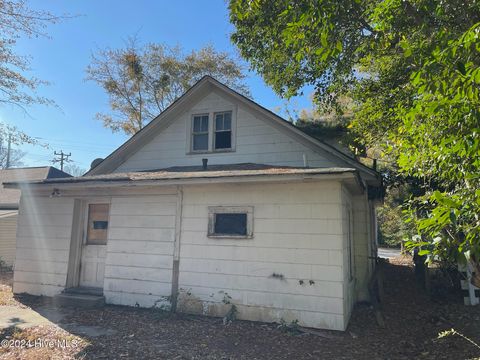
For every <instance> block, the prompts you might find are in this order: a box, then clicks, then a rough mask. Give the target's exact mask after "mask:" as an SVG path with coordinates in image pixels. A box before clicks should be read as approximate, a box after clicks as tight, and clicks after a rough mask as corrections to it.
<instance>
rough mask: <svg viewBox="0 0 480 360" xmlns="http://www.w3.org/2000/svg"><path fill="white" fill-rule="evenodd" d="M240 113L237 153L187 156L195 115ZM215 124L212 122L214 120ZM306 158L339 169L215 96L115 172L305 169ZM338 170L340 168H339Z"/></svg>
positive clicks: (159, 135)
mask: <svg viewBox="0 0 480 360" xmlns="http://www.w3.org/2000/svg"><path fill="white" fill-rule="evenodd" d="M228 108H233V109H236V110H234V111H237V113H236V117H237V124H236V126H237V127H236V150H235V151H234V152H224V153H208V154H187V153H188V152H189V149H187V146H188V145H187V144H188V141H187V137H189V136H190V134H189V133H188V131H187V129H188V126H187V124H189V122H190V121H191V115H192V114H195V113H207V112H215V111H218V110H219V109H221V110H224V109H228ZM210 120H211V119H210ZM303 154H306V156H307V158H308V162H309V165H310V166H311V167H332V166H336V165H335V164H334V163H332V162H331V161H329V160H327V159H326V158H325V157H324V156H322V155H320V154H318V153H316V152H314V151H312V150H311V149H309V148H307V147H306V146H304V145H303V144H300V143H299V142H297V141H296V140H295V139H293V138H292V137H290V136H289V135H287V134H286V133H285V132H282V131H280V130H278V129H277V128H275V127H273V126H272V125H270V124H269V123H268V122H267V121H266V120H263V119H260V118H258V117H256V116H254V115H253V114H252V113H250V112H248V111H247V110H246V109H245V108H244V107H242V106H238V108H237V107H236V106H234V104H232V103H229V102H228V101H227V100H225V99H224V98H223V97H221V96H220V95H218V94H216V93H214V92H212V93H210V94H208V95H207V96H206V97H205V98H204V99H203V100H201V101H200V102H199V103H197V104H196V105H195V106H194V107H193V108H192V109H189V110H188V111H186V112H185V113H183V115H181V116H180V117H179V118H178V119H176V120H175V121H174V122H173V123H172V124H171V125H170V126H168V127H167V128H166V129H164V130H163V131H162V132H161V133H160V134H158V135H157V136H156V137H155V138H154V139H153V140H151V141H150V142H149V143H148V144H146V145H145V146H143V147H142V148H141V149H140V150H138V151H137V152H136V153H135V154H133V155H132V156H131V157H130V158H129V159H127V160H126V161H125V162H124V163H123V164H122V165H120V166H119V167H118V168H117V169H116V170H115V171H116V172H123V171H136V170H147V169H161V168H167V167H171V166H187V165H198V166H199V165H201V164H202V160H201V159H202V158H208V159H209V164H233V163H258V164H271V165H286V166H303V165H304V163H303ZM337 166H338V164H337Z"/></svg>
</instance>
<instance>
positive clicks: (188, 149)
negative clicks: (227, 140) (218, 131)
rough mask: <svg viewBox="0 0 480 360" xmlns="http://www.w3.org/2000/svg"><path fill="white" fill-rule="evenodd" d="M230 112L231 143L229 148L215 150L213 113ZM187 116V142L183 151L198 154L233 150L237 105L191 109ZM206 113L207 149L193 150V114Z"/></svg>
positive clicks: (235, 142) (235, 140)
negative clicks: (212, 108)
mask: <svg viewBox="0 0 480 360" xmlns="http://www.w3.org/2000/svg"><path fill="white" fill-rule="evenodd" d="M226 112H231V114H232V143H231V148H229V149H217V150H215V144H214V141H215V114H220V113H226ZM189 115H190V116H188V117H187V124H186V125H187V126H186V132H187V134H186V135H187V144H186V149H185V152H186V154H187V155H198V154H217V153H228V152H235V151H236V146H237V107H236V106H229V107H225V108H218V109H214V111H210V109H205V108H197V109H193V110H192V111H191V112H190V114H189ZM202 115H208V150H193V119H194V117H195V116H202Z"/></svg>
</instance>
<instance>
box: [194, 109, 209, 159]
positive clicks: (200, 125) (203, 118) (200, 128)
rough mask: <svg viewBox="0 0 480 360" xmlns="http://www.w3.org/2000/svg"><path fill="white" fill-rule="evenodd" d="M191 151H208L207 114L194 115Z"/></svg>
mask: <svg viewBox="0 0 480 360" xmlns="http://www.w3.org/2000/svg"><path fill="white" fill-rule="evenodd" d="M192 129H193V131H192V150H193V151H207V150H208V114H204V115H194V116H193V127H192Z"/></svg>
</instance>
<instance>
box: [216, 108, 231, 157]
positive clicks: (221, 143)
mask: <svg viewBox="0 0 480 360" xmlns="http://www.w3.org/2000/svg"><path fill="white" fill-rule="evenodd" d="M231 148H232V113H231V112H230V111H228V112H223V113H216V114H215V150H219V149H222V150H224V149H231Z"/></svg>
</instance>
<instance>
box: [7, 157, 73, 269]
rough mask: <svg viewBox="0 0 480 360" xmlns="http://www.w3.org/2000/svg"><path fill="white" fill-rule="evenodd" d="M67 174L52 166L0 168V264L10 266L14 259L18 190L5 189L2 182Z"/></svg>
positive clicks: (49, 177) (56, 176)
mask: <svg viewBox="0 0 480 360" xmlns="http://www.w3.org/2000/svg"><path fill="white" fill-rule="evenodd" d="M68 176H70V175H69V174H67V173H65V172H63V171H60V170H58V169H57V168H54V167H52V166H42V167H27V168H11V169H3V170H0V265H2V266H7V267H11V266H13V263H14V260H15V248H16V246H15V243H16V232H17V218H18V205H19V202H20V190H18V189H5V188H4V187H3V185H1V184H2V183H4V182H11V181H26V180H44V179H52V178H60V177H61V178H64V177H68Z"/></svg>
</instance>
